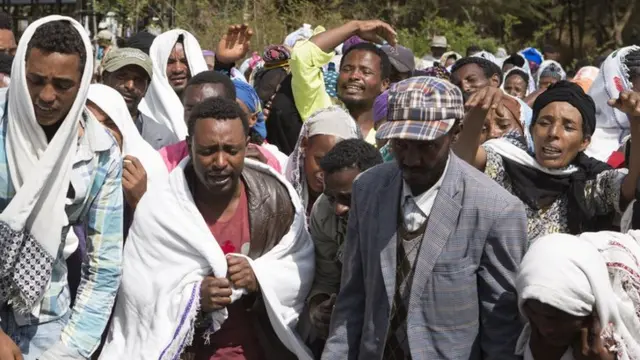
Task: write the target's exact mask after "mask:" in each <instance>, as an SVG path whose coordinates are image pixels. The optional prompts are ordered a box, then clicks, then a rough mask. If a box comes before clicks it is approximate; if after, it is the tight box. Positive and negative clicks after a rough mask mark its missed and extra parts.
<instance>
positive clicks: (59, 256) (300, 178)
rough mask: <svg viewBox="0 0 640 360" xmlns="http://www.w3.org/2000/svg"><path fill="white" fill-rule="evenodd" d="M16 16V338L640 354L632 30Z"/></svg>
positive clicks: (330, 353)
mask: <svg viewBox="0 0 640 360" xmlns="http://www.w3.org/2000/svg"><path fill="white" fill-rule="evenodd" d="M3 19H4V18H3V17H1V16H0V28H1V29H0V85H1V86H0V87H2V89H0V109H1V110H0V210H1V211H2V212H1V213H0V328H1V331H0V360H19V359H24V360H36V359H39V360H65V359H68V360H71V359H106V360H116V359H183V360H205V359H206V360H222V359H228V360H231V359H233V360H236V359H247V360H268V359H274V360H276V359H277V360H282V359H322V360H342V359H367V360H369V359H385V360H394V359H414V360H420V359H424V360H427V359H429V360H433V359H443V360H444V359H456V360H459V359H460V360H461V359H473V360H480V359H487V360H494V359H496V360H497V359H505V360H506V359H523V360H572V359H575V360H613V359H619V360H640V260H639V259H640V202H638V200H640V185H639V184H640V182H639V180H640V142H638V141H633V138H634V137H637V138H640V47H637V46H629V47H625V48H621V49H617V50H616V51H614V52H612V53H611V54H609V55H608V56H607V57H606V59H602V63H601V64H593V65H596V66H591V65H589V66H585V67H583V68H581V69H579V71H577V72H576V74H575V75H573V76H570V78H568V75H567V72H565V70H563V67H562V65H561V64H560V63H559V62H557V61H556V60H557V59H558V56H557V55H558V54H557V52H555V51H553V49H549V48H547V49H544V50H545V51H543V53H541V52H540V51H538V50H537V49H535V48H527V49H523V50H521V51H518V52H514V53H513V54H511V55H509V54H508V53H507V52H506V51H504V49H502V50H501V51H499V52H498V53H496V54H493V53H491V52H488V51H485V50H483V49H480V48H477V47H472V48H470V49H468V51H467V54H466V56H462V55H460V54H458V53H456V52H453V51H450V49H449V47H448V45H447V39H446V38H445V37H443V36H435V37H434V38H433V39H432V40H431V46H432V47H431V52H432V53H431V54H429V55H427V56H425V57H423V58H418V57H416V56H415V54H414V53H413V51H412V50H411V49H409V48H406V47H403V46H402V45H401V44H398V43H397V39H396V32H395V30H394V29H393V28H392V27H391V26H390V25H389V24H387V23H385V22H383V21H380V20H368V21H356V20H354V21H349V22H347V23H345V24H343V25H341V26H338V27H336V28H332V29H325V28H323V27H322V26H318V27H316V28H313V27H311V26H309V25H306V24H305V25H304V26H303V27H301V28H300V29H298V30H296V31H295V32H293V33H291V34H289V35H288V36H287V37H286V38H285V39H284V40H283V41H282V43H281V44H274V45H270V46H268V47H266V48H265V49H264V50H263V51H261V52H260V51H256V52H251V51H252V50H251V38H252V36H253V31H252V30H251V29H250V28H249V27H248V26H247V25H232V26H229V28H228V30H227V32H226V33H225V34H224V35H223V36H222V37H221V38H220V39H219V42H218V45H217V47H216V48H215V49H213V50H206V49H204V50H203V49H202V48H201V46H200V43H199V41H198V39H197V38H196V37H195V36H194V35H193V34H191V33H189V32H188V31H185V30H182V29H173V30H169V31H166V32H164V33H161V34H160V35H157V36H156V35H153V34H150V33H148V32H146V31H142V32H139V33H137V34H134V35H133V36H131V37H130V38H128V39H124V40H123V41H122V42H120V44H117V45H116V44H115V42H114V39H113V36H112V35H111V34H110V33H109V32H108V31H106V32H105V31H102V32H100V33H98V34H97V35H96V36H95V37H94V39H93V42H92V39H91V38H90V36H89V34H88V33H87V31H86V30H85V29H84V28H83V27H82V25H81V24H80V23H78V22H77V21H76V20H74V19H72V18H69V17H63V16H57V15H52V16H47V17H44V18H41V19H39V20H37V21H35V22H33V23H32V24H30V25H29V26H28V27H27V28H26V30H25V31H24V33H23V34H21V36H20V39H19V41H18V42H16V39H15V36H14V34H13V33H12V32H11V27H10V26H4V25H3V24H4V23H5V22H6V21H4V20H3ZM636 229H637V230H636Z"/></svg>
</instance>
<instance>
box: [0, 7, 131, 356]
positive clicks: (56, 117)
mask: <svg viewBox="0 0 640 360" xmlns="http://www.w3.org/2000/svg"><path fill="white" fill-rule="evenodd" d="M91 54H92V49H91V42H90V40H89V38H88V36H87V34H86V31H85V29H84V28H83V27H82V25H81V24H79V23H78V22H76V21H75V20H73V19H71V18H67V17H61V16H57V15H54V16H49V17H45V18H42V19H40V20H37V21H36V22H34V23H33V24H31V25H30V26H29V27H28V28H27V29H26V30H25V33H24V34H23V35H22V39H21V41H20V44H19V45H18V49H17V52H16V57H15V62H16V63H14V65H15V66H13V69H12V70H13V71H12V75H13V78H12V82H11V84H10V85H9V88H8V92H2V93H1V94H0V100H1V101H0V109H4V113H3V114H2V118H1V119H2V120H0V127H1V130H0V169H1V170H0V210H1V211H2V212H1V214H0V264H2V268H3V270H2V279H1V280H2V281H0V325H1V326H2V331H0V359H2V360H14V359H23V358H24V359H26V360H35V359H40V360H60V359H87V358H90V357H91V355H92V353H93V352H94V350H95V349H96V347H97V346H98V344H99V342H100V338H101V335H102V333H103V331H104V329H105V327H106V324H107V320H108V319H109V314H110V313H111V308H112V305H113V303H114V299H115V296H116V292H117V289H118V286H119V284H120V272H121V263H122V243H123V241H122V240H123V239H122V206H123V196H122V180H121V179H122V165H121V162H122V157H121V155H120V151H119V149H118V145H117V144H116V143H115V141H114V140H113V138H112V137H111V136H110V135H109V133H108V132H107V131H106V130H105V129H104V128H103V127H102V125H101V124H100V123H99V122H98V121H97V120H95V118H94V117H92V116H88V115H87V114H86V113H85V112H84V109H85V103H86V99H87V93H88V90H89V84H90V82H91V77H92V73H93V61H92V55H91ZM7 94H9V95H8V97H7ZM72 225H82V226H83V227H85V229H86V232H87V238H86V242H87V244H86V249H87V253H86V255H85V256H84V257H83V259H82V271H81V280H80V287H79V290H78V294H77V295H78V296H77V298H76V300H75V304H74V305H73V307H72V308H71V306H70V301H71V299H70V294H69V293H70V291H69V285H68V281H67V265H66V261H65V258H66V257H67V256H69V255H70V254H71V253H72V252H73V251H74V250H75V249H76V248H77V246H78V244H77V243H75V244H74V243H72V242H71V241H69V240H68V238H67V234H68V232H69V231H72V230H71V229H70V228H71V226H72ZM21 354H22V355H21Z"/></svg>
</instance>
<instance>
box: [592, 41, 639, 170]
mask: <svg viewBox="0 0 640 360" xmlns="http://www.w3.org/2000/svg"><path fill="white" fill-rule="evenodd" d="M637 50H640V47H639V46H627V47H624V48H622V49H618V50H616V51H614V52H613V53H611V55H609V56H607V59H606V60H605V61H604V62H603V63H602V66H601V67H600V72H599V73H598V76H597V77H596V79H595V80H594V81H593V84H592V85H591V88H590V89H589V95H590V96H591V97H592V98H593V101H594V102H595V103H596V130H595V132H594V133H593V136H591V144H590V145H589V147H588V148H587V150H586V151H585V154H587V155H589V156H591V157H593V158H596V159H598V160H600V161H603V162H606V161H607V160H608V159H609V156H611V153H613V152H614V151H616V150H618V148H619V147H620V145H621V144H622V140H623V139H624V137H625V136H627V135H629V132H630V130H629V129H630V125H629V119H628V118H627V115H626V114H625V113H623V112H622V111H620V110H618V109H614V108H612V107H611V106H609V104H607V101H609V99H617V98H618V97H619V96H620V93H621V92H623V91H627V90H631V89H632V88H633V85H632V84H631V82H630V81H629V69H628V68H627V66H626V65H625V64H624V62H625V59H626V57H627V55H628V54H629V53H630V52H632V51H637Z"/></svg>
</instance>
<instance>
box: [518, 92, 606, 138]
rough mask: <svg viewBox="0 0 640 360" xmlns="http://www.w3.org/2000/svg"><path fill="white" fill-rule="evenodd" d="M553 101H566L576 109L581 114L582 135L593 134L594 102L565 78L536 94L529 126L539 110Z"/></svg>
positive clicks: (594, 122) (536, 117) (533, 122)
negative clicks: (538, 94)
mask: <svg viewBox="0 0 640 360" xmlns="http://www.w3.org/2000/svg"><path fill="white" fill-rule="evenodd" d="M553 102H567V103H569V104H571V106H573V107H574V108H576V109H578V111H580V115H582V130H583V132H584V135H585V136H589V137H591V135H593V132H594V131H595V129H596V104H595V103H594V102H593V99H592V98H591V96H589V95H587V94H585V93H584V90H582V88H581V87H580V86H579V85H577V84H575V83H572V82H569V81H566V80H563V81H558V82H557V83H555V84H553V85H551V86H550V87H549V88H548V89H547V91H545V92H543V93H542V94H540V96H538V98H537V99H536V101H535V102H534V103H533V118H532V121H531V126H533V125H534V124H535V123H536V121H537V120H538V116H539V114H540V111H542V109H544V108H545V106H547V105H549V104H551V103H553Z"/></svg>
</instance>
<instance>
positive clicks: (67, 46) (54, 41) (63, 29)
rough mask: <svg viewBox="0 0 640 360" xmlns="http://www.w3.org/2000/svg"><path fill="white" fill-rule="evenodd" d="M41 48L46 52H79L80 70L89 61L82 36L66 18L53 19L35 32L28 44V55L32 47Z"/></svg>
mask: <svg viewBox="0 0 640 360" xmlns="http://www.w3.org/2000/svg"><path fill="white" fill-rule="evenodd" d="M34 48H36V49H40V50H42V51H44V52H46V53H54V52H56V53H61V54H77V55H78V56H80V71H81V72H82V70H83V69H84V67H85V65H86V63H87V52H86V51H85V48H84V43H83V41H82V36H81V35H80V34H79V33H78V31H77V30H76V29H75V28H74V27H73V25H72V24H71V23H70V22H69V21H66V20H57V21H51V22H48V23H45V24H42V25H40V26H39V27H38V28H37V29H36V31H35V32H34V33H33V36H32V37H31V40H30V41H29V45H28V46H27V57H29V54H31V49H34Z"/></svg>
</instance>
